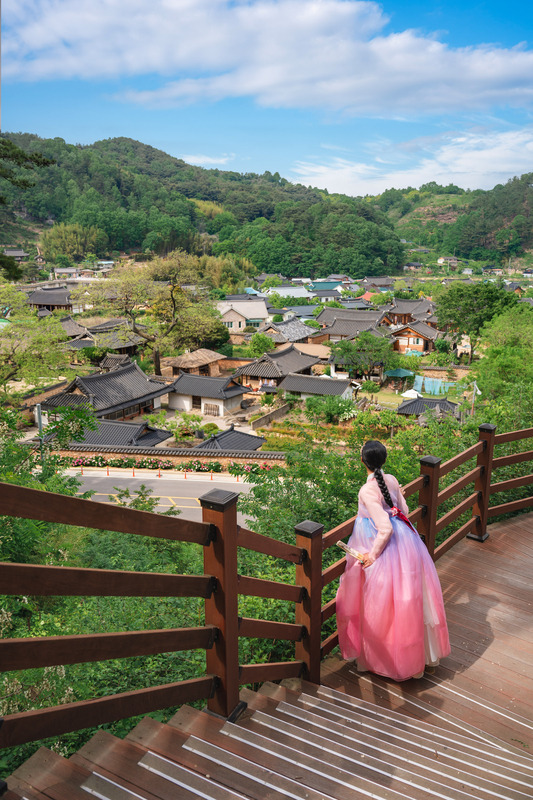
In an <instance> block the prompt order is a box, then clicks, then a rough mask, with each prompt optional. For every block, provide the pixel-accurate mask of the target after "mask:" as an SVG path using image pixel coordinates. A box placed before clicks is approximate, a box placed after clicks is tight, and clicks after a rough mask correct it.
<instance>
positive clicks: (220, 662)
mask: <svg viewBox="0 0 533 800" xmlns="http://www.w3.org/2000/svg"><path fill="white" fill-rule="evenodd" d="M238 499H239V495H238V494H237V493H236V492H226V491H224V490H222V489H214V490H213V491H212V492H208V493H207V494H204V496H203V497H200V505H201V506H202V519H203V521H204V522H208V523H211V524H212V525H215V526H216V533H215V537H214V539H213V541H212V542H211V543H210V544H209V545H207V546H206V547H204V573H205V574H206V575H212V576H214V577H215V578H216V579H217V588H216V591H215V592H214V593H213V594H212V595H211V597H209V598H207V599H206V601H205V624H206V625H215V626H216V627H217V628H218V629H219V631H220V634H219V636H218V638H217V640H216V641H215V643H214V645H213V647H212V648H211V649H210V650H207V651H206V661H207V673H208V674H212V675H217V676H218V678H219V685H218V687H217V689H216V691H215V694H214V696H213V697H212V698H210V700H209V701H208V703H207V705H208V708H209V710H210V711H213V712H214V713H215V714H220V715H221V716H223V717H228V716H229V715H230V714H231V712H232V711H233V709H234V708H235V706H236V705H237V704H238V702H239V614H238V594H237V500H238Z"/></svg>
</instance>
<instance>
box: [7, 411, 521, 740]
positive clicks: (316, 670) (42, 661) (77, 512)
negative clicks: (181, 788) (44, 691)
mask: <svg viewBox="0 0 533 800" xmlns="http://www.w3.org/2000/svg"><path fill="white" fill-rule="evenodd" d="M529 437H533V428H529V429H527V430H522V431H514V432H512V433H505V434H496V432H495V427H494V426H493V425H482V426H481V427H480V429H479V441H478V442H477V443H476V444H475V445H473V446H472V447H470V448H468V449H467V450H465V451H464V452H462V453H460V454H459V455H457V456H455V457H454V458H452V459H450V460H449V461H447V462H445V463H441V460H440V459H439V458H436V457H433V456H426V457H424V458H422V459H421V474H420V476H418V477H417V478H416V479H415V480H413V481H412V482H411V483H409V484H408V485H407V486H405V487H404V492H405V495H406V497H414V496H415V495H416V493H418V505H417V507H416V508H415V509H414V510H413V511H412V512H411V513H410V515H409V516H410V519H411V521H412V522H413V523H416V524H417V525H418V530H419V532H420V533H421V534H422V535H423V536H424V537H425V541H426V544H427V546H428V549H429V551H430V553H431V554H432V556H433V558H434V559H435V560H436V559H438V558H439V557H440V556H441V555H442V554H443V553H445V552H446V551H447V550H449V548H450V547H452V546H453V545H454V544H455V543H456V542H457V541H459V540H460V539H461V538H463V537H464V536H468V537H469V538H471V539H475V540H476V541H478V542H483V541H484V540H485V539H486V538H487V536H488V534H487V530H486V527H487V520H488V519H491V518H493V517H495V516H501V515H505V514H509V513H515V512H517V511H521V510H524V509H526V508H530V507H533V497H532V496H528V497H525V498H521V499H518V500H512V501H509V502H506V503H502V504H500V505H493V506H491V505H490V500H491V497H492V495H494V494H497V493H500V492H504V491H508V490H512V489H517V488H521V487H524V486H528V485H529V484H531V483H533V475H532V474H528V475H525V476H522V477H517V478H512V479H509V480H504V481H499V482H496V483H491V480H492V473H493V471H494V470H495V469H498V468H502V467H508V466H511V465H515V464H519V463H524V462H529V461H533V451H525V452H518V453H511V454H507V455H504V456H500V457H496V458H495V457H494V455H493V451H494V447H495V446H497V445H499V444H509V443H515V442H519V441H521V440H523V439H525V438H529ZM473 459H475V465H473V466H472V467H471V468H470V465H469V464H468V462H469V461H471V460H473ZM458 468H462V470H463V471H464V469H465V468H466V469H467V471H466V472H465V474H463V475H461V476H460V477H459V478H457V479H456V480H455V481H453V483H451V484H450V485H448V486H446V487H445V488H443V489H440V488H439V482H440V480H441V479H442V478H443V477H444V476H446V475H448V474H449V473H451V472H452V471H453V470H457V469H458ZM458 493H461V494H463V495H464V494H466V497H463V498H462V499H460V500H459V501H458V502H457V503H456V504H455V505H454V504H453V498H454V497H455V496H456V495H457V494H458ZM44 499H45V500H46V502H43V500H44ZM237 500H238V495H237V494H236V493H234V492H227V491H223V490H214V491H211V492H209V493H208V494H206V495H204V496H203V497H202V498H200V503H201V505H202V509H203V512H202V513H203V521H202V522H189V521H185V520H180V519H174V518H171V517H166V516H161V515H158V514H151V513H148V512H143V511H135V510H133V509H128V508H123V507H119V506H112V505H108V504H103V503H95V502H92V501H90V500H85V499H81V498H76V497H65V496H64V495H57V494H52V493H43V492H41V491H39V490H35V489H28V488H24V487H20V486H15V485H12V484H0V514H2V515H7V516H12V517H22V518H25V519H35V520H44V521H48V522H56V523H66V524H70V525H82V526H86V527H87V526H88V527H92V528H96V529H99V530H109V531H121V532H124V533H131V534H138V535H143V536H151V537H155V538H162V539H167V540H175V541H180V542H191V543H196V544H198V545H201V546H202V547H203V553H204V573H203V574H202V575H173V574H156V573H142V572H127V571H119V570H99V569H83V568H70V567H55V566H42V565H33V564H12V563H2V564H0V586H1V592H2V594H3V595H18V596H20V595H30V596H46V595H57V596H117V597H118V596H123V597H132V596H134V597H199V598H204V604H205V624H204V625H203V626H201V627H195V628H173V629H170V630H169V629H165V630H144V631H133V632H132V631H121V632H115V633H105V634H94V635H93V634H89V635H77V636H67V635H65V636H51V637H35V638H25V639H23V638H17V639H3V640H0V663H1V664H2V670H3V671H5V672H7V671H10V670H24V669H29V668H35V667H45V666H53V665H65V664H74V663H84V662H94V661H102V660H106V659H117V658H126V657H130V656H138V655H150V654H157V653H159V654H160V653H167V652H176V651H180V650H193V649H203V650H205V653H206V673H205V675H204V676H203V677H199V678H192V679H189V680H184V681H179V682H175V683H170V684H165V685H159V686H147V687H145V688H143V689H140V690H136V691H131V692H125V693H122V694H114V695H110V696H105V697H98V698H94V699H91V700H84V701H79V702H73V703H67V704H64V705H59V706H55V707H50V708H42V709H38V710H33V711H26V712H21V713H17V714H11V715H8V716H6V717H5V719H4V720H3V723H2V724H1V726H0V747H9V746H12V745H17V744H21V743H24V742H28V741H34V740H38V739H42V738H46V737H50V736H58V735H60V734H62V733H66V732H68V731H73V730H78V729H81V728H86V727H90V726H94V725H100V724H103V723H106V722H110V721H113V720H117V719H121V718H125V717H131V716H135V715H138V714H145V713H149V712H151V711H155V710H158V709H162V708H167V707H170V706H175V705H180V704H182V703H187V702H192V701H195V700H206V701H207V705H208V707H209V709H210V710H211V711H213V712H215V713H217V714H221V715H223V716H225V717H229V716H231V714H232V712H234V710H235V709H236V708H237V706H238V705H239V688H240V686H242V685H244V684H250V683H260V682H263V681H267V680H271V681H272V680H274V681H275V680H281V679H283V678H289V677H297V676H305V677H307V678H308V679H309V680H311V681H313V682H315V683H319V682H320V662H321V659H322V658H324V657H325V656H326V655H327V654H328V653H329V652H330V651H331V650H332V649H333V648H334V647H335V646H336V645H337V644H338V635H337V632H336V631H335V632H332V633H330V635H328V636H327V637H326V638H325V639H324V640H323V639H322V631H323V626H324V623H326V622H327V621H328V620H330V619H331V618H332V617H333V616H334V614H335V599H334V598H333V599H331V600H330V601H329V602H327V603H326V604H325V605H322V598H323V590H324V588H325V587H326V586H328V585H329V584H331V583H332V581H334V580H335V579H337V578H338V577H339V576H340V575H341V574H342V572H343V570H344V558H341V559H340V560H338V561H336V562H335V563H333V564H331V565H330V566H328V567H327V568H325V569H324V568H323V553H324V551H325V550H327V549H328V548H329V547H331V546H333V545H335V544H336V543H337V542H338V541H340V540H341V539H345V538H346V537H347V536H349V534H350V533H351V530H352V527H353V522H354V518H352V519H350V520H347V521H346V522H344V523H342V524H341V525H339V526H337V527H336V528H334V529H333V530H331V531H328V532H327V533H324V531H323V526H322V525H319V524H317V523H315V522H312V521H309V520H307V521H304V522H302V523H300V524H299V525H297V526H296V528H295V544H294V545H291V544H287V543H285V542H281V541H279V540H276V539H271V538H269V537H267V536H263V535H260V534H258V533H255V532H254V531H251V530H247V529H245V528H243V527H240V526H238V525H237ZM450 501H451V502H450ZM444 503H447V505H448V506H450V505H451V506H452V507H451V508H450V510H448V511H447V512H445V513H444V514H443V515H442V516H440V517H439V516H438V513H439V512H438V509H439V506H440V505H442V504H444ZM464 514H468V517H469V518H468V520H467V522H465V523H463V524H462V525H460V527H459V528H458V529H457V530H455V531H454V532H453V533H451V535H449V536H448V538H446V539H443V540H442V541H441V542H440V544H438V545H436V541H437V538H440V539H442V532H443V531H444V530H445V529H446V528H447V527H448V526H450V525H451V524H452V523H454V522H456V521H457V519H458V518H459V517H460V516H461V515H464ZM239 547H241V548H245V549H247V550H250V551H253V552H257V553H263V554H266V555H269V556H271V557H274V558H279V559H283V560H285V561H287V562H290V563H293V564H294V565H295V581H294V584H287V583H282V582H277V581H271V580H264V579H260V578H255V577H251V576H246V575H240V574H239V573H238V566H237V552H238V548H239ZM239 595H249V596H256V597H263V598H273V599H278V600H285V601H289V602H291V603H294V606H295V614H294V622H273V621H267V620H260V619H251V618H243V617H239V614H238V597H239ZM330 624H331V623H330ZM240 637H252V638H258V639H261V638H266V639H277V640H284V641H290V642H294V643H295V653H294V658H293V659H292V660H289V661H283V662H278V663H260V664H240V663H239V638H240Z"/></svg>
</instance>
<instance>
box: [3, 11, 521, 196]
mask: <svg viewBox="0 0 533 800" xmlns="http://www.w3.org/2000/svg"><path fill="white" fill-rule="evenodd" d="M2 22H3V29H2V130H3V131H25V132H32V133H36V134H37V135H39V136H43V137H55V136H59V137H61V138H63V139H65V140H66V141H67V142H71V143H80V144H89V143H92V142H94V141H96V140H98V139H107V138H110V137H115V136H127V137H130V138H133V139H138V140H139V141H142V142H145V143H147V144H150V145H153V146H154V147H158V148H160V149H162V150H164V151H165V152H167V153H170V154H171V155H173V156H177V157H180V158H183V159H185V160H186V161H188V162H190V163H194V164H199V165H200V166H206V167H218V168H220V169H231V170H236V171H238V172H263V171H265V170H270V171H271V172H275V171H278V172H279V173H280V174H281V175H282V176H284V177H286V178H288V179H289V180H292V181H295V182H301V183H304V184H306V185H313V186H318V187H320V188H327V189H328V190H329V191H330V192H335V191H338V192H345V193H347V194H353V195H364V194H377V193H379V192H381V191H383V190H384V189H386V188H390V187H396V188H404V187H406V186H409V185H411V186H416V187H418V186H419V185H420V184H422V183H424V182H426V181H429V180H436V181H438V182H439V183H445V184H446V183H449V182H454V183H457V184H458V185H460V186H463V187H464V188H471V189H475V188H484V189H488V188H491V187H492V186H494V185H495V184H496V183H501V182H504V181H506V180H508V179H509V178H510V177H512V176H514V175H520V174H522V173H524V172H530V171H533V34H532V25H533V3H525V2H522V3H513V4H509V5H507V4H502V3H501V2H499V3H497V2H495V1H494V0H490V2H475V3H472V2H468V1H467V0H465V1H464V2H459V0H446V2H444V1H442V2H435V1H434V0H426V2H405V3H403V2H400V1H399V0H386V1H385V2H383V3H374V2H366V1H365V2H361V1H360V0H150V1H149V2H147V0H4V2H3V4H2Z"/></svg>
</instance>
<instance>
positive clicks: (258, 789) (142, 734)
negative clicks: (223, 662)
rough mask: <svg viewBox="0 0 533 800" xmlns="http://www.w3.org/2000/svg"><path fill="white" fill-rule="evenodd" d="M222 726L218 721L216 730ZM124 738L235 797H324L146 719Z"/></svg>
mask: <svg viewBox="0 0 533 800" xmlns="http://www.w3.org/2000/svg"><path fill="white" fill-rule="evenodd" d="M222 725H223V723H222V722H219V729H220V727H222ZM127 738H128V739H129V738H131V739H132V740H133V741H138V742H139V743H141V744H143V745H144V746H145V747H147V748H148V749H149V750H150V752H153V753H156V754H158V755H160V756H162V757H163V758H165V759H169V760H173V761H174V760H175V761H178V762H179V763H180V764H183V765H184V766H186V767H187V768H188V769H190V770H192V771H195V772H197V773H199V774H201V775H209V776H210V778H211V779H212V780H213V781H216V782H217V783H218V784H220V785H221V786H225V787H230V788H232V789H234V790H235V791H236V792H238V793H239V796H241V795H242V796H244V797H247V798H252V799H253V800H265V798H268V800H282V798H287V797H292V798H295V800H323V798H324V796H325V795H324V794H323V793H321V792H315V791H313V790H312V789H308V788H306V787H304V786H302V785H300V784H299V783H297V782H295V781H294V780H291V779H289V778H286V777H284V776H282V775H280V774H275V773H273V772H272V771H271V770H269V769H267V768H264V767H261V766H260V765H258V764H254V763H252V762H250V761H248V760H247V759H246V758H243V757H242V756H239V755H236V754H235V753H232V752H229V751H227V750H224V749H222V748H221V747H219V746H217V745H214V744H211V743H209V742H207V741H205V740H203V739H200V738H196V737H194V736H189V735H188V734H184V733H182V732H181V730H179V729H178V728H175V727H173V726H170V725H163V724H162V723H159V722H156V721H155V720H153V719H150V718H149V717H147V718H146V719H144V720H142V722H140V723H139V724H138V725H137V726H136V727H135V728H134V729H133V730H132V731H131V732H130V733H129V734H128V737H127Z"/></svg>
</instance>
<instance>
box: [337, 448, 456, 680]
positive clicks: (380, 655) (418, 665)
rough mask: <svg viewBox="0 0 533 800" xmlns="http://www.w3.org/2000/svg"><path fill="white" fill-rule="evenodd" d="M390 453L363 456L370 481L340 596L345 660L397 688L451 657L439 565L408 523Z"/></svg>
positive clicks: (363, 495) (339, 621) (363, 493)
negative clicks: (389, 466) (388, 465)
mask: <svg viewBox="0 0 533 800" xmlns="http://www.w3.org/2000/svg"><path fill="white" fill-rule="evenodd" d="M386 458H387V450H386V448H385V446H384V445H383V444H381V442H376V441H369V442H366V444H365V445H364V446H363V448H362V450H361V460H362V462H363V464H364V465H365V467H366V469H367V472H368V478H367V481H366V483H365V484H364V485H363V486H362V487H361V489H360V491H359V507H358V513H357V517H356V520H355V524H354V527H353V532H352V535H351V537H350V540H349V542H348V546H349V547H350V548H351V549H353V550H354V551H356V552H357V553H358V554H360V555H361V560H359V559H357V558H355V557H352V556H351V555H349V554H348V555H347V556H346V568H345V571H344V574H343V576H342V577H341V583H340V586H339V589H338V592H337V628H338V632H339V645H340V648H341V652H342V656H343V658H345V659H347V660H351V659H357V669H358V670H359V671H360V672H364V671H366V670H369V671H371V672H375V673H377V674H378V675H383V676H385V677H388V678H392V679H394V680H398V681H402V680H406V679H407V678H420V677H422V675H423V674H424V669H425V667H426V665H427V666H436V665H437V664H438V663H439V659H441V658H443V657H444V656H446V655H448V653H449V652H450V642H449V638H448V628H447V625H446V616H445V613H444V603H443V599H442V590H441V587H440V583H439V579H438V576H437V571H436V569H435V565H434V563H433V560H432V558H431V556H430V555H429V552H428V550H427V548H426V546H425V544H424V542H423V541H422V539H421V538H420V536H419V535H418V533H417V531H416V530H415V529H414V527H413V526H412V525H411V523H410V522H409V520H408V519H407V513H408V507H407V503H406V502H405V498H404V496H403V494H402V492H401V489H400V486H399V484H398V481H397V480H396V478H395V477H394V476H393V475H388V474H384V473H383V472H382V470H381V468H382V466H383V465H384V464H385V460H386Z"/></svg>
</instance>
